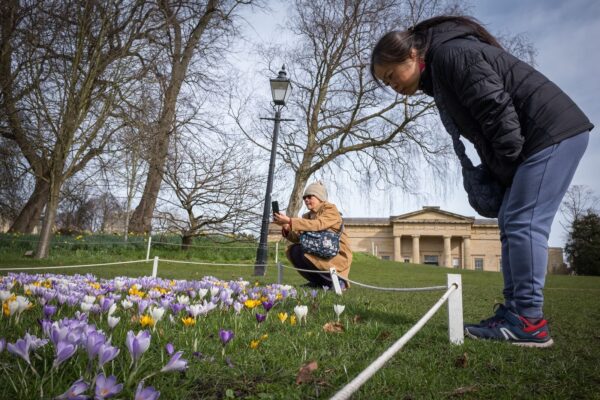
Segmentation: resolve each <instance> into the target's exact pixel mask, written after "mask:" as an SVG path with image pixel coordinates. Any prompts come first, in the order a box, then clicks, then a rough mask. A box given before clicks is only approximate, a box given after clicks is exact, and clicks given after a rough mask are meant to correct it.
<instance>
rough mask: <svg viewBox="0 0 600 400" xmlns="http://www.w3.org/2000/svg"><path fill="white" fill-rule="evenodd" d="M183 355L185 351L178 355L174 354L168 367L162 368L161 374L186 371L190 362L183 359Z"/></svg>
mask: <svg viewBox="0 0 600 400" xmlns="http://www.w3.org/2000/svg"><path fill="white" fill-rule="evenodd" d="M182 355H183V351H178V352H177V353H175V354H173V357H171V359H170V360H169V362H168V363H167V365H165V366H164V367H162V369H161V370H160V372H169V371H185V369H186V368H187V363H188V362H187V360H183V359H181V356H182Z"/></svg>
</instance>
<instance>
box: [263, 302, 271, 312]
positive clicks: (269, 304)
mask: <svg viewBox="0 0 600 400" xmlns="http://www.w3.org/2000/svg"><path fill="white" fill-rule="evenodd" d="M262 306H263V308H264V309H265V311H269V310H270V309H271V308H272V307H273V302H271V301H263V302H262Z"/></svg>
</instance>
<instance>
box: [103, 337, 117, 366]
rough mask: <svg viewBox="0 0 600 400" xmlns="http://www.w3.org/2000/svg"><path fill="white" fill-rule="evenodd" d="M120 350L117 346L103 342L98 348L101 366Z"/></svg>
mask: <svg viewBox="0 0 600 400" xmlns="http://www.w3.org/2000/svg"><path fill="white" fill-rule="evenodd" d="M119 352H120V350H119V349H118V348H117V347H115V346H111V345H110V344H108V343H102V345H101V346H100V348H99V349H98V364H99V365H100V367H102V366H103V365H104V364H106V363H107V362H109V361H112V360H113V359H114V358H115V357H116V356H117V355H118V354H119Z"/></svg>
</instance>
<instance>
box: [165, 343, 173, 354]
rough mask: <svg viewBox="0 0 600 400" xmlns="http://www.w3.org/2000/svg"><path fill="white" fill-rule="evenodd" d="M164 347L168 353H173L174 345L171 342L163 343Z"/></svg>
mask: <svg viewBox="0 0 600 400" xmlns="http://www.w3.org/2000/svg"><path fill="white" fill-rule="evenodd" d="M165 349H166V350H167V354H168V355H173V353H174V352H175V346H173V343H167V344H166V345H165Z"/></svg>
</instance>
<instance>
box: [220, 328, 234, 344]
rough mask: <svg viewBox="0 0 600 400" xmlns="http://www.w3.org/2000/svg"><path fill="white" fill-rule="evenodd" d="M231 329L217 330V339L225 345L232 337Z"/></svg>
mask: <svg viewBox="0 0 600 400" xmlns="http://www.w3.org/2000/svg"><path fill="white" fill-rule="evenodd" d="M233 336H234V335H233V331H228V330H225V329H220V330H219V339H221V343H223V346H225V345H226V344H227V343H229V341H230V340H231V339H233Z"/></svg>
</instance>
